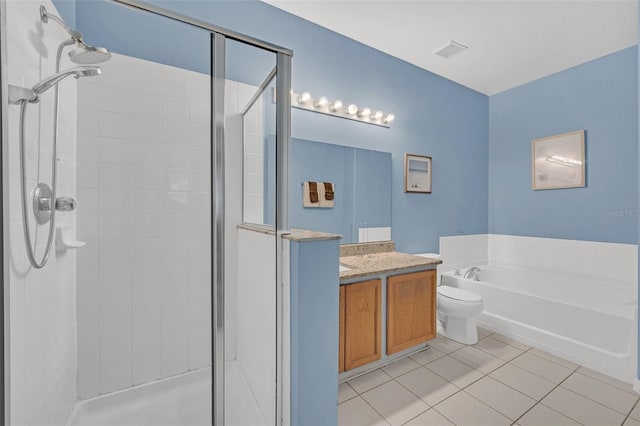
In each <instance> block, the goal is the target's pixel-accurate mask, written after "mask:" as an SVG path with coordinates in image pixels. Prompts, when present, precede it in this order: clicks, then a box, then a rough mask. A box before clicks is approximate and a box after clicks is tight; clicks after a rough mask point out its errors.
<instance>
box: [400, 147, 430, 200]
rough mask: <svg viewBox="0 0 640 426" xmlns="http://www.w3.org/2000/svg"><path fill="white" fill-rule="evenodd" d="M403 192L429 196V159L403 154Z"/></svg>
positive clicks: (422, 156)
mask: <svg viewBox="0 0 640 426" xmlns="http://www.w3.org/2000/svg"><path fill="white" fill-rule="evenodd" d="M404 192H419V193H423V194H431V157H427V156H424V155H416V154H404Z"/></svg>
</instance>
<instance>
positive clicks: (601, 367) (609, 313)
mask: <svg viewBox="0 0 640 426" xmlns="http://www.w3.org/2000/svg"><path fill="white" fill-rule="evenodd" d="M480 268H481V272H480V273H479V279H480V281H474V280H470V279H465V278H462V277H459V276H455V275H454V274H453V272H445V273H443V274H442V283H443V284H444V285H449V286H453V287H459V288H463V289H467V290H471V291H474V292H476V293H477V294H479V295H481V296H482V298H483V299H484V311H483V313H482V314H481V315H480V317H479V318H478V323H479V324H480V325H483V326H486V327H487V328H489V329H492V330H495V331H498V332H500V333H502V334H505V335H507V336H510V337H513V338H515V339H518V340H520V341H522V342H524V343H527V344H529V345H531V346H535V347H538V348H541V349H543V350H546V351H548V352H550V353H553V354H556V355H558V356H561V357H563V358H566V359H568V360H571V361H574V362H576V363H578V364H581V365H584V366H585V367H588V368H591V369H593V370H596V371H599V372H601V373H603V374H607V375H609V376H612V377H615V378H617V379H620V380H623V381H625V382H627V383H633V381H634V380H635V378H636V368H637V365H636V353H637V346H636V342H637V320H636V317H637V299H636V291H635V289H633V288H632V287H631V286H629V285H626V286H625V285H624V283H605V282H599V281H594V280H590V279H588V278H586V277H579V276H574V275H568V274H564V275H563V274H557V273H552V272H547V271H544V270H536V269H526V268H521V267H508V266H497V265H487V266H481V267H480ZM462 274H464V271H462Z"/></svg>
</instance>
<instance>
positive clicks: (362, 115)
mask: <svg viewBox="0 0 640 426" xmlns="http://www.w3.org/2000/svg"><path fill="white" fill-rule="evenodd" d="M370 116H371V109H370V108H362V109H361V110H360V111H358V117H360V118H364V119H369V117H370Z"/></svg>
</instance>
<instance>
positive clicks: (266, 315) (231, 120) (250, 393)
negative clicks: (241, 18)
mask: <svg viewBox="0 0 640 426" xmlns="http://www.w3.org/2000/svg"><path fill="white" fill-rule="evenodd" d="M225 49H226V52H225V53H226V54H225V65H226V67H225V81H224V90H225V104H224V106H225V129H224V141H225V143H224V146H225V191H226V196H225V249H226V250H225V253H226V256H227V258H226V261H225V283H224V310H225V315H224V321H225V327H224V333H225V339H224V341H225V351H224V352H225V353H224V360H225V381H224V390H223V393H224V395H225V396H224V398H225V424H229V425H247V426H248V425H252V426H253V425H272V424H277V420H276V418H277V415H278V413H277V401H278V399H277V395H276V390H277V384H278V380H277V373H278V372H279V371H278V368H277V357H278V353H277V342H278V339H277V335H278V333H277V327H278V326H279V324H278V323H277V303H278V300H277V286H276V282H277V268H278V263H277V262H278V256H276V253H277V252H276V242H277V239H276V232H275V205H274V202H273V195H274V194H275V180H274V177H275V168H276V163H275V157H274V156H273V155H272V154H270V151H273V149H271V150H270V149H269V145H270V142H269V141H271V146H272V147H274V146H275V138H276V104H275V102H274V101H275V98H274V96H273V94H274V91H275V84H276V82H275V78H276V54H275V53H273V52H268V51H265V50H262V49H259V48H256V47H254V46H250V45H247V44H243V43H240V42H238V41H234V40H227V43H226V46H225ZM270 200H271V202H269V201H270Z"/></svg>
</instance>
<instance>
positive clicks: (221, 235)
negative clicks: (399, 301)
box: [0, 0, 292, 426]
mask: <svg viewBox="0 0 640 426" xmlns="http://www.w3.org/2000/svg"><path fill="white" fill-rule="evenodd" d="M56 6H60V10H58V9H57V8H56ZM63 6H64V7H63ZM68 7H69V6H68V2H63V1H55V0H54V1H53V2H51V1H50V0H42V1H31V0H30V1H18V0H0V19H1V20H2V22H1V28H2V30H1V31H0V67H1V80H2V81H1V85H0V92H1V96H2V102H1V103H0V108H1V113H2V150H1V155H2V173H1V183H2V185H1V186H0V188H1V191H2V200H3V201H2V205H1V209H2V218H3V220H2V228H1V231H2V237H3V244H2V255H3V256H2V259H3V263H2V273H3V280H2V282H3V291H2V294H1V297H2V303H1V304H0V306H1V307H2V310H3V311H2V313H3V318H4V320H5V321H4V327H3V330H2V332H3V338H2V339H1V340H2V345H3V350H2V351H1V355H2V357H3V366H4V368H3V370H2V374H3V387H2V389H3V395H2V396H3V397H2V398H1V403H2V408H3V410H2V412H3V415H4V423H5V424H10V425H83V426H84V425H98V424H101V425H105V424H108V425H113V426H118V425H134V424H135V425H162V424H164V425H190V426H191V425H209V424H216V425H223V424H226V425H260V424H264V425H271V424H282V423H283V422H286V417H287V413H286V410H287V407H288V399H287V395H286V386H287V384H286V383H285V380H287V377H288V376H287V374H286V371H287V368H288V366H287V365H285V362H286V359H287V357H283V350H286V347H287V341H288V340H287V339H288V336H287V335H286V334H285V333H283V329H285V328H283V323H282V318H283V309H286V308H284V307H283V302H282V300H283V297H282V291H283V289H282V285H283V282H284V275H285V274H283V269H282V266H283V259H282V258H281V256H282V255H281V253H282V250H281V240H280V237H281V235H282V233H283V231H284V230H285V229H286V228H287V217H286V212H287V208H286V202H287V200H286V194H287V187H286V182H287V161H288V159H287V149H288V142H289V137H290V96H289V93H290V67H291V55H292V52H291V51H289V50H287V49H285V48H281V47H278V46H276V45H273V44H270V43H267V42H264V41H261V40H257V39H253V38H251V37H247V36H245V35H242V34H239V33H236V32H234V31H230V30H226V29H223V28H219V27H217V26H214V25H211V24H210V23H208V22H206V18H207V17H210V18H211V19H215V17H216V8H218V7H224V6H220V5H217V4H216V2H183V3H182V7H183V11H182V12H184V14H180V13H177V12H175V11H170V10H166V9H163V8H160V7H157V6H155V5H153V4H148V3H143V2H139V1H136V0H100V1H92V2H77V4H75V5H74V7H75V11H76V13H75V17H74V16H73V15H72V18H71V19H75V22H73V23H72V25H70V24H69V23H68V22H67V21H66V20H65V18H67V16H65V9H68ZM61 12H62V14H61ZM67 12H68V10H67ZM189 15H193V16H199V17H203V20H199V19H194V18H191V17H190V16H189ZM93 45H97V46H101V47H94V46H93ZM70 77H75V78H70ZM283 360H284V361H283ZM283 387H284V388H285V391H283ZM283 419H284V420H283Z"/></svg>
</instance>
